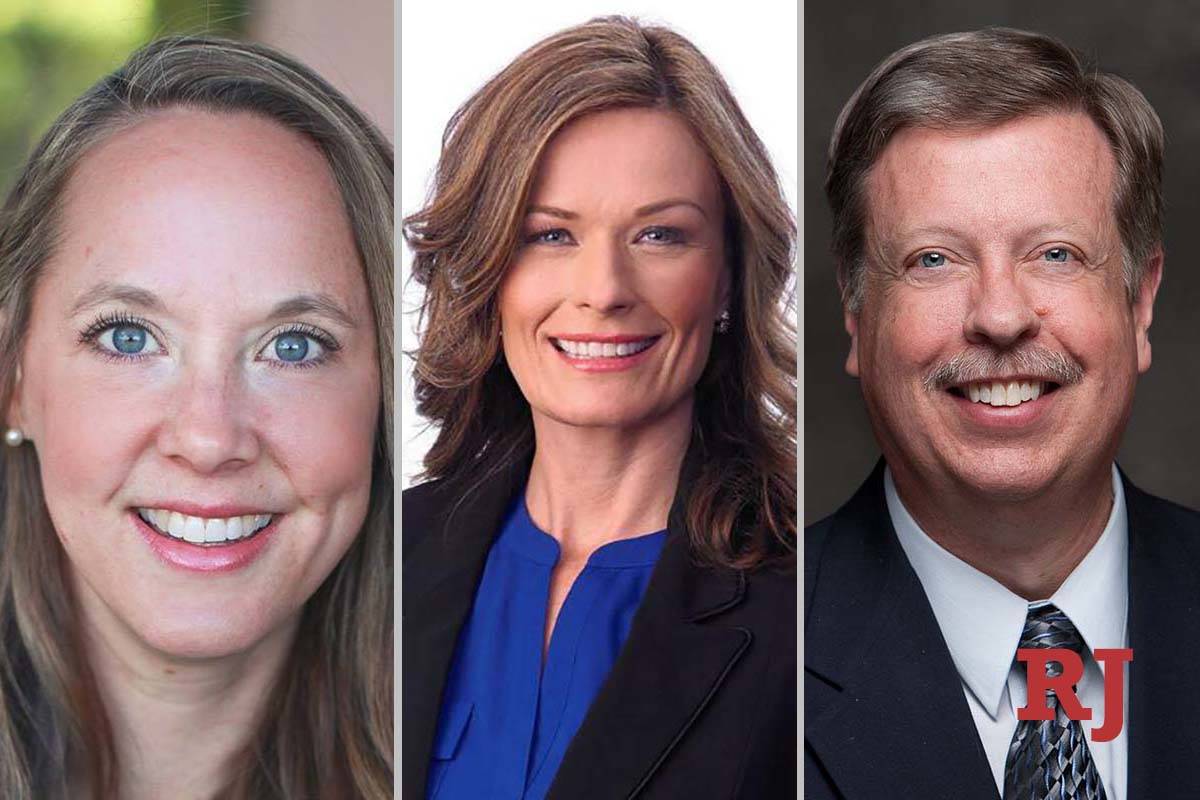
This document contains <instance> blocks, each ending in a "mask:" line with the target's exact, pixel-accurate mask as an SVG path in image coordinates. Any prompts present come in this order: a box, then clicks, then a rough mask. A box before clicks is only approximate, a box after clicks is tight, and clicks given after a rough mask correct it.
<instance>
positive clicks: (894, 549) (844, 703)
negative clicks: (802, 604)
mask: <svg viewBox="0 0 1200 800" xmlns="http://www.w3.org/2000/svg"><path fill="white" fill-rule="evenodd" d="M806 566H811V565H806ZM808 580H809V581H813V582H814V583H815V585H814V586H811V587H810V588H811V591H812V600H811V604H810V607H809V609H807V610H806V625H805V628H806V633H805V641H806V642H807V646H806V650H805V708H806V709H807V711H806V725H805V738H806V740H807V743H808V746H809V747H810V748H811V749H812V751H813V752H814V754H815V755H816V757H817V759H818V761H819V762H820V764H821V766H822V767H823V768H824V771H825V772H826V773H827V775H828V778H829V780H830V781H831V782H832V783H833V784H834V785H835V786H837V788H838V790H839V792H840V793H841V794H842V795H843V796H845V798H847V800H872V798H878V797H893V796H896V792H897V791H900V790H902V791H903V793H904V796H906V797H930V798H943V797H944V798H951V797H953V798H958V797H971V798H986V797H997V796H998V794H997V792H996V785H995V783H994V781H993V779H992V773H991V770H990V768H989V767H988V763H987V757H986V755H985V754H984V751H983V745H982V743H981V742H980V739H979V733H978V731H977V730H976V728H975V724H974V721H973V720H972V717H971V711H970V708H969V707H968V705H967V701H966V698H965V696H964V695H963V689H962V683H961V680H960V678H959V676H958V672H957V670H956V669H955V666H954V662H953V660H952V659H951V657H950V652H949V650H948V648H947V647H946V643H945V640H944V639H943V638H942V634H941V630H940V629H939V628H938V625H937V620H936V618H935V617H934V615H933V609H932V608H931V607H930V605H929V601H928V599H927V598H926V596H925V592H924V589H923V588H922V587H921V583H920V580H919V579H918V578H917V576H916V573H915V572H914V571H913V569H912V567H911V565H909V563H908V559H907V557H906V556H905V555H904V551H903V550H902V549H901V547H900V543H899V541H898V540H897V539H896V536H895V533H894V532H893V530H892V524H891V519H890V518H889V516H888V514H887V507H886V503H885V500H884V493H883V464H882V462H881V463H880V465H879V466H878V467H877V468H876V470H875V472H874V473H872V475H871V477H870V478H869V479H868V480H867V482H866V483H865V484H864V485H863V487H862V488H861V489H859V491H858V493H857V494H856V495H855V496H854V498H853V499H852V500H851V501H850V502H849V503H848V504H847V505H846V506H845V507H844V508H843V509H842V510H841V511H839V512H838V514H837V516H836V517H835V519H834V521H833V522H832V527H831V529H830V530H829V532H828V537H827V540H826V544H825V548H824V551H823V552H822V553H820V555H819V562H818V564H817V565H816V567H815V574H814V573H809V577H808Z"/></svg>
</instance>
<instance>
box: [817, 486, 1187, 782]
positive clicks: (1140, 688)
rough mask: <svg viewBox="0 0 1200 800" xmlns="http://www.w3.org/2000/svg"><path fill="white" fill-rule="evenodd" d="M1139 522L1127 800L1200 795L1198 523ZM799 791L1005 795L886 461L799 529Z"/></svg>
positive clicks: (1156, 506) (1133, 569) (1170, 510)
mask: <svg viewBox="0 0 1200 800" xmlns="http://www.w3.org/2000/svg"><path fill="white" fill-rule="evenodd" d="M1121 477H1122V480H1123V481H1124V487H1125V501H1126V508H1127V511H1128V517H1129V637H1130V645H1131V647H1132V648H1133V663H1132V664H1129V665H1127V669H1129V670H1130V672H1129V718H1128V719H1127V720H1126V721H1125V724H1126V725H1128V729H1127V731H1128V737H1129V738H1128V742H1129V772H1128V783H1127V793H1126V795H1125V797H1127V798H1130V800H1144V799H1147V798H1149V799H1152V800H1173V798H1188V799H1189V800H1194V799H1195V798H1200V727H1198V723H1200V675H1198V673H1197V671H1196V666H1197V664H1200V514H1197V513H1196V512H1194V511H1191V510H1188V509H1185V508H1182V507H1180V506H1177V505H1175V504H1173V503H1169V502H1167V501H1165V500H1161V499H1159V498H1156V497H1152V496H1150V495H1148V494H1146V493H1145V492H1142V491H1140V490H1138V489H1137V488H1136V487H1135V486H1133V484H1131V483H1130V482H1129V480H1128V479H1127V478H1126V477H1125V476H1124V474H1122V476H1121ZM804 547H805V554H804V580H805V601H804V615H805V639H804V647H805V650H804V660H805V663H804V704H805V705H804V715H805V734H804V770H805V771H804V786H805V792H806V793H805V797H806V798H811V799H813V800H821V799H823V798H845V800H885V799H886V798H896V797H920V798H947V800H949V799H950V798H953V799H954V800H962V798H981V800H985V799H986V798H993V799H994V798H997V797H998V793H997V791H996V785H995V783H994V782H993V781H992V776H991V772H990V770H989V769H988V765H987V760H986V757H985V756H984V752H983V746H982V744H981V743H980V740H979V734H978V732H977V731H976V729H975V724H974V722H973V720H972V718H971V712H970V710H969V708H968V706H967V700H966V698H965V697H964V696H963V691H962V684H961V682H960V680H959V677H958V673H957V671H956V670H955V667H954V663H953V661H952V660H951V658H950V652H949V650H948V649H947V647H946V643H945V640H944V639H943V638H942V633H941V629H940V628H938V624H937V620H936V619H935V618H934V616H933V610H932V608H931V607H930V605H929V601H928V600H927V599H926V596H925V592H924V589H923V588H922V587H921V583H920V581H919V580H918V579H917V575H916V573H915V572H914V571H913V569H912V566H911V565H910V564H909V562H908V558H907V557H906V556H905V554H904V551H903V550H902V549H901V547H900V542H899V540H898V539H897V538H896V534H895V532H894V531H893V530H892V525H891V520H890V518H889V516H888V512H887V506H886V501H885V499H884V491H883V464H882V462H881V463H880V465H879V466H878V467H877V468H876V469H875V471H874V472H873V473H872V474H871V477H870V478H868V479H867V482H866V483H865V484H863V486H862V488H861V489H859V490H858V493H857V494H855V495H854V497H853V499H851V500H850V502H849V503H847V504H846V505H845V506H843V507H842V508H841V509H840V510H839V511H838V512H837V513H836V514H834V515H833V516H832V517H829V518H827V519H825V520H822V521H821V522H818V523H817V524H815V525H813V526H811V527H810V528H808V529H807V530H806V531H805V541H804Z"/></svg>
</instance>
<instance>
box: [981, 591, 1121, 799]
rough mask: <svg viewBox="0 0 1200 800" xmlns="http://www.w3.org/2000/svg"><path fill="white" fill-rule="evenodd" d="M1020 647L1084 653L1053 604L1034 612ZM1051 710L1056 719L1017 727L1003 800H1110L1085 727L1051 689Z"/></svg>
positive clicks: (1055, 668) (1052, 670)
mask: <svg viewBox="0 0 1200 800" xmlns="http://www.w3.org/2000/svg"><path fill="white" fill-rule="evenodd" d="M1020 646H1021V647H1065V648H1067V649H1069V650H1074V651H1075V652H1076V653H1080V654H1081V655H1082V654H1083V653H1084V652H1085V650H1084V644H1083V639H1082V638H1081V637H1080V636H1079V631H1077V630H1075V626H1074V625H1072V624H1071V620H1069V619H1067V615H1066V614H1064V613H1063V612H1061V611H1059V610H1058V608H1056V607H1055V606H1053V605H1050V604H1047V605H1044V606H1040V607H1038V608H1031V609H1030V610H1029V616H1028V617H1026V618H1025V630H1024V631H1022V633H1021V644H1020ZM1046 673H1047V674H1048V675H1060V674H1062V664H1059V663H1058V662H1057V661H1051V662H1049V663H1048V664H1047V665H1046ZM1030 705H1033V698H1030ZM1046 705H1048V706H1049V707H1050V708H1051V709H1053V710H1054V719H1050V720H1040V719H1033V720H1020V721H1018V722H1017V732H1016V733H1015V734H1013V740H1012V744H1010V745H1009V746H1008V762H1007V763H1006V764H1005V768H1004V800H1085V799H1086V800H1105V794H1104V785H1103V784H1102V783H1101V782H1100V776H1099V775H1098V774H1097V773H1096V764H1095V762H1093V761H1092V754H1091V751H1090V750H1088V745H1087V740H1086V739H1085V738H1084V732H1083V726H1082V725H1080V724H1079V722H1077V721H1075V720H1072V719H1069V718H1068V717H1067V715H1066V712H1064V711H1063V709H1062V707H1061V706H1060V705H1059V703H1058V698H1057V697H1056V696H1055V694H1054V691H1053V690H1052V689H1047V690H1046Z"/></svg>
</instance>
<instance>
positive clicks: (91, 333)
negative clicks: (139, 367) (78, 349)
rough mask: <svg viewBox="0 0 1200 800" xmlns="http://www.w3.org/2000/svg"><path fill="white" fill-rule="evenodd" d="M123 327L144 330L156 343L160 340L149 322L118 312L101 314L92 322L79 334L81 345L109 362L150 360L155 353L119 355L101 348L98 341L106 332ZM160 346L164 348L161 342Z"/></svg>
mask: <svg viewBox="0 0 1200 800" xmlns="http://www.w3.org/2000/svg"><path fill="white" fill-rule="evenodd" d="M122 325H128V326H129V327H136V328H142V329H143V330H145V331H146V333H147V334H148V335H150V336H151V337H152V338H154V339H155V341H157V340H158V337H157V336H156V335H155V334H154V330H153V328H152V326H151V325H150V323H149V322H147V321H146V320H144V319H141V318H140V317H134V316H131V315H130V314H126V313H124V312H121V311H118V312H107V313H104V314H101V315H100V316H99V317H97V318H96V319H95V320H94V321H93V322H92V324H90V325H88V326H87V327H86V328H84V329H83V330H82V331H81V332H80V333H79V343H80V344H85V345H87V346H89V347H91V348H92V350H94V351H95V352H96V353H98V354H100V355H101V356H103V357H104V358H106V359H108V360H109V361H118V362H130V361H141V360H142V359H145V358H149V357H150V356H151V355H153V353H124V354H119V353H114V352H113V351H111V350H106V349H104V348H103V347H101V346H100V344H99V342H98V340H99V339H100V336H101V335H102V334H104V333H105V332H106V331H109V330H111V329H113V328H116V327H118V326H122ZM159 346H160V347H161V346H162V343H161V342H159Z"/></svg>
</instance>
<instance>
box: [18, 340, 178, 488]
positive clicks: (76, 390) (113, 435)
mask: <svg viewBox="0 0 1200 800" xmlns="http://www.w3.org/2000/svg"><path fill="white" fill-rule="evenodd" d="M45 363H49V364H56V365H59V366H60V368H59V370H58V371H56V370H54V369H53V368H52V369H50V370H47V371H37V370H31V372H32V373H33V375H31V376H30V377H31V378H34V380H33V381H31V384H30V386H29V389H30V396H31V400H32V406H33V408H32V416H33V418H34V420H35V423H34V426H35V430H34V431H32V436H33V438H34V447H35V449H36V451H37V455H38V460H39V462H40V465H41V470H42V480H43V485H44V486H45V490H46V495H47V502H48V503H49V504H51V505H52V506H53V505H56V504H57V502H56V501H63V500H65V501H68V502H69V501H71V500H72V499H73V498H83V497H87V498H100V499H105V498H107V497H108V496H111V495H112V494H113V493H115V492H116V491H117V489H119V488H120V485H121V482H122V479H123V477H124V476H125V475H127V474H128V470H129V467H130V465H131V463H132V462H133V461H134V460H136V458H137V457H138V454H139V453H140V452H141V451H142V450H143V449H144V448H145V446H146V444H147V442H149V441H150V440H151V437H152V431H153V429H154V425H155V418H156V416H157V415H158V413H159V412H158V411H157V402H156V398H155V397H154V393H153V391H152V390H151V389H150V388H148V387H147V385H146V384H145V383H144V382H142V381H138V380H130V377H131V376H128V375H126V376H124V378H123V379H120V380H118V379H117V375H116V374H114V373H117V372H119V371H116V370H109V371H108V372H107V374H105V373H104V371H103V367H105V366H107V365H101V369H100V370H95V369H93V367H92V365H86V366H85V367H84V368H83V369H76V370H74V371H69V372H68V371H62V370H61V367H63V366H66V365H67V362H65V361H63V360H58V359H55V360H52V361H50V362H45ZM76 363H78V362H76Z"/></svg>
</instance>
